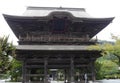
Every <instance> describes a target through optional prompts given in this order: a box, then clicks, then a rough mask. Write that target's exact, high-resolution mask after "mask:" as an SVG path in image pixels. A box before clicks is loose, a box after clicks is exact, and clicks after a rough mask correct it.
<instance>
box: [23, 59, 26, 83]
mask: <svg viewBox="0 0 120 83" xmlns="http://www.w3.org/2000/svg"><path fill="white" fill-rule="evenodd" d="M25 66H26V62H25V60H24V61H23V65H22V83H25V82H26V68H25Z"/></svg>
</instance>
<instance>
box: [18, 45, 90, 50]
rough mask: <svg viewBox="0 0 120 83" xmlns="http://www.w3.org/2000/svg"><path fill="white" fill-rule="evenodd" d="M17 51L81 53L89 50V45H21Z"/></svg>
mask: <svg viewBox="0 0 120 83" xmlns="http://www.w3.org/2000/svg"><path fill="white" fill-rule="evenodd" d="M17 50H41V51H42V50H48V51H54V50H55V51H57V50H59V51H72V50H73V51H74V50H76V51H79V50H89V46H87V45H19V46H17Z"/></svg>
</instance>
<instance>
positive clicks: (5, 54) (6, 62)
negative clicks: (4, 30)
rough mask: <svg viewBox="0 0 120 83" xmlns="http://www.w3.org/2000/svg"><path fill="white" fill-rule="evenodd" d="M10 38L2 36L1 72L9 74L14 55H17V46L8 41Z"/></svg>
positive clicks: (0, 49)
mask: <svg viewBox="0 0 120 83" xmlns="http://www.w3.org/2000/svg"><path fill="white" fill-rule="evenodd" d="M8 38H9V37H3V38H0V74H7V73H8V72H9V71H10V68H11V61H12V57H15V47H14V46H13V44H12V43H8Z"/></svg>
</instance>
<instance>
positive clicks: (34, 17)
mask: <svg viewBox="0 0 120 83" xmlns="http://www.w3.org/2000/svg"><path fill="white" fill-rule="evenodd" d="M3 16H4V18H5V19H6V21H7V20H11V21H12V20H13V21H21V20H22V21H23V20H24V21H28V20H41V21H42V19H46V20H49V19H48V17H49V16H44V17H40V16H15V15H7V14H3ZM113 19H114V17H109V18H94V17H86V18H85V17H84V18H81V17H80V18H79V17H72V20H73V21H75V20H76V22H81V20H82V21H83V22H84V21H85V22H111V21H112V20H113Z"/></svg>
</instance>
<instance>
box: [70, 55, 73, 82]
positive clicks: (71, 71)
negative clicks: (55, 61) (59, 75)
mask: <svg viewBox="0 0 120 83" xmlns="http://www.w3.org/2000/svg"><path fill="white" fill-rule="evenodd" d="M70 82H71V83H74V58H73V57H71V59H70Z"/></svg>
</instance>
